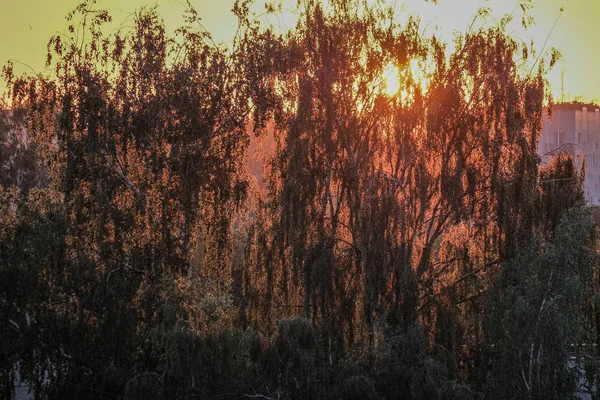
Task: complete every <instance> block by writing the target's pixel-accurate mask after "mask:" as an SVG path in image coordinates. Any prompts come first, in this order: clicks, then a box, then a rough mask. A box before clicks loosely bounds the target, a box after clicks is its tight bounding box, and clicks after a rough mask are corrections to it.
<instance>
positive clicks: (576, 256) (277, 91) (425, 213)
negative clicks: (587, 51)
mask: <svg viewBox="0 0 600 400" xmlns="http://www.w3.org/2000/svg"><path fill="white" fill-rule="evenodd" d="M527 6H528V2H525V3H524V4H523V9H524V10H526V9H527ZM249 7H250V3H249V2H247V1H239V2H237V3H236V5H235V7H234V9H233V12H234V13H235V14H236V16H237V17H238V20H239V30H238V34H237V35H236V38H235V39H234V41H233V43H232V44H230V45H229V46H225V45H220V44H215V43H214V42H213V41H212V39H211V37H210V35H209V34H208V33H207V32H206V31H205V30H204V28H203V27H202V25H201V23H200V18H199V17H200V15H198V14H197V13H196V11H194V10H193V9H192V8H189V10H188V11H187V13H186V14H185V16H184V25H183V26H182V27H181V28H179V29H178V30H177V31H176V33H175V35H174V36H173V37H170V36H168V35H167V34H166V33H165V27H164V24H163V22H162V20H161V18H160V16H159V15H158V14H157V11H156V10H155V9H145V10H140V11H139V12H137V13H136V14H135V24H134V27H131V28H122V29H119V30H112V29H104V28H103V27H104V26H105V25H107V24H110V21H111V17H110V15H109V14H108V13H107V12H106V11H99V10H97V9H96V8H94V2H93V1H90V2H88V3H84V4H82V5H81V6H80V7H78V8H77V9H76V10H74V12H73V13H72V14H70V15H69V16H68V18H67V19H68V21H69V26H68V29H67V32H66V33H65V34H57V35H56V36H54V37H53V38H52V39H51V40H50V42H49V44H48V59H47V65H48V67H49V68H51V69H52V71H54V72H53V73H52V74H50V75H48V76H41V75H24V76H15V75H14V74H13V72H12V66H11V65H10V64H9V65H7V66H6V67H5V69H4V77H5V79H6V80H7V82H8V87H9V91H8V94H7V97H6V100H5V101H6V104H5V107H4V108H5V109H7V110H8V109H10V110H11V111H5V112H4V113H3V114H1V115H0V118H1V120H0V140H1V142H2V147H1V148H0V150H1V151H0V170H1V171H2V173H1V175H0V215H1V216H2V217H1V218H0V392H1V393H2V394H1V396H2V397H10V396H11V393H12V391H13V390H14V384H15V379H16V377H17V376H18V377H19V378H20V379H21V380H23V381H24V382H26V383H27V384H28V385H30V387H31V388H32V389H33V390H34V392H35V394H36V396H37V397H38V398H50V399H63V398H77V399H100V398H102V399H104V398H106V399H110V398H123V399H131V398H136V399H192V398H263V399H339V398H343V399H346V398H348V399H363V398H364V399H384V398H400V399H440V400H442V399H444V400H446V399H448V400H449V399H481V398H489V399H509V398H510V399H521V398H522V399H557V398H569V396H571V395H572V393H573V392H574V390H575V385H576V382H577V381H578V380H579V379H580V378H581V376H580V375H581V374H583V373H584V372H585V373H587V379H588V380H589V381H590V382H593V381H595V376H596V365H597V364H598V362H597V360H598V357H597V353H596V346H595V345H596V344H597V343H598V341H599V340H600V330H599V329H598V328H599V326H600V314H599V313H598V306H597V299H598V289H599V288H598V286H599V284H600V276H599V274H598V254H597V248H596V246H597V242H596V235H595V233H596V228H595V225H594V223H593V221H592V218H591V212H590V210H589V209H588V208H587V207H586V206H585V204H584V202H583V173H582V172H580V171H579V170H578V168H577V166H576V163H574V161H573V160H572V159H571V158H569V157H568V156H564V155H560V156H557V157H555V158H554V160H553V161H552V163H550V164H548V165H546V166H540V159H539V157H538V155H537V153H536V149H537V142H538V137H539V135H540V132H541V128H542V127H541V120H542V112H543V107H544V104H545V102H546V101H551V99H550V98H549V97H548V96H547V94H546V90H545V78H544V76H545V74H546V71H547V68H551V67H552V65H553V64H554V62H555V61H556V59H557V54H556V53H554V52H552V53H550V54H549V55H547V54H541V55H536V54H535V53H534V51H533V48H532V46H531V45H528V44H524V43H520V42H518V41H516V40H515V39H512V38H511V37H510V36H509V35H508V34H507V33H506V27H507V25H508V24H509V23H510V20H511V17H510V16H507V17H506V18H504V19H502V20H500V21H499V22H497V23H496V24H494V25H490V24H477V23H475V21H476V20H477V18H484V17H485V10H482V12H481V13H480V15H478V16H476V17H475V19H474V23H473V24H472V25H471V28H470V30H469V31H467V32H464V33H462V34H459V35H457V37H456V39H455V46H454V47H455V50H453V52H451V54H450V56H447V54H446V53H447V51H446V44H444V43H442V42H440V41H439V40H438V39H436V38H435V36H432V37H426V36H425V35H424V34H423V31H422V30H421V26H420V25H419V21H418V20H416V19H410V20H409V22H408V23H406V24H398V23H397V22H395V21H396V20H395V18H394V15H393V14H394V13H393V10H391V9H389V8H387V7H386V6H384V5H380V4H379V3H376V4H375V5H373V6H368V5H367V4H366V3H365V4H363V2H359V1H357V0H331V1H329V2H328V3H327V4H326V5H325V4H323V3H321V2H320V1H317V0H307V1H303V2H301V4H300V3H299V5H298V10H297V11H298V15H299V19H298V23H297V25H296V27H295V28H293V29H291V30H290V31H289V32H286V33H283V34H281V33H276V31H274V30H272V29H269V28H266V27H263V26H261V24H260V22H259V21H260V18H253V17H252V15H251V12H250V8H249ZM267 12H270V13H273V12H277V10H276V9H275V8H274V7H271V6H269V7H267ZM524 22H525V23H527V21H524ZM108 32H110V34H109V33H108ZM390 64H392V65H396V66H397V67H398V70H399V75H400V80H401V87H400V89H399V91H398V92H397V93H396V94H389V93H387V92H386V90H384V78H383V71H384V70H385V68H386V66H388V65H390ZM415 68H418V69H419V70H420V72H419V73H417V72H416V71H415ZM265 137H267V139H268V140H269V141H271V142H272V143H273V146H272V147H273V149H272V151H270V152H269V154H268V156H267V157H266V158H265V160H264V166H263V173H262V174H261V175H260V176H252V175H250V174H249V172H248V163H247V157H248V148H249V146H250V141H251V139H252V140H253V141H254V140H267V139H264V138H265ZM257 138H258V139H257ZM261 138H263V139H261ZM570 356H575V357H576V361H575V363H574V362H572V361H571V362H570V361H569V357H570ZM577 365H580V366H581V367H577ZM584 367H585V368H584Z"/></svg>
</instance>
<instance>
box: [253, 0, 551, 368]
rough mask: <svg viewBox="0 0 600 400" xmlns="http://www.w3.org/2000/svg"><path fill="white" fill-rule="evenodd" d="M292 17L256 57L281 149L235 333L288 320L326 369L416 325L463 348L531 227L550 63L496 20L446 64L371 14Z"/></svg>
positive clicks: (321, 12) (306, 12)
mask: <svg viewBox="0 0 600 400" xmlns="http://www.w3.org/2000/svg"><path fill="white" fill-rule="evenodd" d="M301 11H302V12H301V15H300V18H299V22H298V24H297V26H296V27H295V29H293V30H292V31H290V32H289V33H288V34H287V35H285V36H283V37H282V38H281V44H280V45H279V46H277V47H276V48H274V51H273V52H271V53H269V54H270V57H271V58H272V59H273V60H275V61H272V62H271V63H274V64H276V66H277V69H276V71H275V72H274V74H273V82H272V90H273V92H274V93H275V94H276V96H277V101H275V102H273V104H274V105H275V109H274V111H273V115H274V118H275V121H276V128H275V131H276V132H275V137H276V141H277V146H276V151H275V154H274V155H273V157H272V158H271V159H270V160H269V173H268V176H267V178H266V188H265V191H264V195H263V196H262V198H261V200H260V201H261V207H260V208H259V212H258V217H257V222H256V224H255V225H254V227H253V228H252V229H251V240H250V243H249V246H248V251H247V253H248V255H247V257H248V263H247V266H246V270H245V288H244V290H245V292H244V294H245V302H246V303H245V310H244V312H245V315H246V318H247V322H248V323H249V324H251V325H254V326H263V327H264V325H265V324H273V321H275V320H276V319H278V318H279V317H280V316H282V315H287V314H289V313H290V312H296V313H299V314H302V315H304V316H305V317H307V318H309V319H310V320H311V321H313V323H314V324H316V325H317V326H319V327H320V328H321V329H322V330H323V332H324V335H325V340H324V348H325V350H326V351H325V352H324V354H329V360H330V361H331V357H336V355H338V356H341V355H342V354H344V350H345V349H350V348H353V347H355V346H357V345H358V346H359V347H360V346H363V348H371V349H372V348H375V346H376V345H377V343H379V342H380V341H381V339H382V338H383V337H384V336H386V335H388V336H389V335H392V334H393V333H394V332H395V333H402V332H406V331H407V330H408V329H409V328H410V327H412V326H414V325H415V324H417V323H418V324H423V325H425V326H426V327H427V332H428V335H429V336H430V338H431V339H435V338H437V339H436V340H437V341H438V344H439V345H440V346H443V348H445V349H448V350H450V351H452V350H453V349H454V348H458V347H459V346H461V345H462V344H464V343H465V341H468V342H469V343H470V344H471V345H476V343H477V341H478V340H480V339H481V337H482V333H481V321H479V320H478V318H477V317H476V316H477V314H478V312H477V310H478V309H480V308H481V307H482V304H481V301H480V296H481V294H482V293H484V292H485V290H486V289H487V287H488V285H489V284H490V279H489V277H490V276H493V275H494V274H495V273H496V272H497V271H498V268H499V265H500V264H501V263H502V262H503V261H505V260H507V259H509V258H511V257H512V256H514V255H515V251H516V249H517V248H518V246H519V244H522V243H526V242H527V241H529V240H530V239H531V237H532V235H533V232H534V230H535V229H536V228H537V226H538V224H539V218H538V217H537V213H536V207H537V204H538V200H537V199H538V157H537V155H536V146H537V139H538V136H539V134H540V130H541V116H542V106H543V103H544V100H545V99H546V92H545V89H544V83H545V80H544V74H545V71H546V67H551V66H552V64H553V63H554V62H555V61H556V57H557V55H556V54H555V53H552V55H551V57H548V60H544V59H543V57H533V58H532V57H531V56H530V55H531V54H532V49H531V48H529V47H528V46H527V45H525V44H522V43H520V42H518V41H516V40H514V39H512V38H511V37H510V36H509V35H508V34H507V33H506V26H507V25H508V23H509V22H510V17H506V18H504V19H502V20H501V21H500V22H499V23H498V24H497V25H496V26H493V27H482V28H478V27H477V26H478V24H477V23H476V21H477V18H484V17H485V14H486V11H485V10H482V11H481V12H480V14H478V16H477V17H476V18H475V19H474V21H473V24H472V25H471V28H470V30H469V31H468V32H466V33H464V34H461V35H458V36H457V37H456V38H455V50H454V51H453V52H452V53H451V54H450V55H449V56H447V55H446V53H447V52H446V45H445V44H444V43H442V42H440V41H439V40H438V39H437V38H436V37H435V36H432V37H425V36H424V35H423V33H422V32H421V30H420V25H419V21H418V20H416V19H410V20H409V22H408V23H406V24H403V25H401V24H398V23H397V22H395V21H396V20H395V18H394V12H393V10H392V9H390V8H387V7H385V6H381V5H377V4H376V5H373V6H369V5H367V4H365V3H364V2H359V1H332V2H328V3H327V4H323V3H321V2H318V1H309V2H305V3H303V8H302V9H301ZM262 38H263V40H269V36H268V35H265V36H262ZM350 38H351V39H350ZM532 64H533V67H531V65H532ZM526 65H527V66H528V68H525V66H526ZM390 66H391V67H392V68H396V69H397V70H398V75H399V80H400V86H399V88H398V90H397V91H396V92H395V93H394V92H390V90H389V88H388V90H386V87H385V80H386V79H385V71H386V69H389V68H390ZM290 309H291V310H290ZM332 348H333V350H332ZM336 350H337V351H336Z"/></svg>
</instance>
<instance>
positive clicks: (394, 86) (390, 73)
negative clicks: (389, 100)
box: [383, 63, 400, 97]
mask: <svg viewBox="0 0 600 400" xmlns="http://www.w3.org/2000/svg"><path fill="white" fill-rule="evenodd" d="M383 84H384V86H385V92H386V93H387V94H388V96H390V97H391V96H394V95H396V94H397V93H398V90H399V89H400V72H399V71H398V67H396V66H395V65H394V64H392V63H389V64H388V65H386V66H385V68H384V69H383Z"/></svg>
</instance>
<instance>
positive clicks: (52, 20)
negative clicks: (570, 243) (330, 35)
mask: <svg viewBox="0 0 600 400" xmlns="http://www.w3.org/2000/svg"><path fill="white" fill-rule="evenodd" d="M373 1H374V0H373ZM79 2H80V1H79V0H53V1H48V0H0V4H2V5H1V6H0V64H1V65H4V64H5V63H6V62H7V61H8V60H9V59H12V60H14V61H15V66H16V69H17V72H23V71H25V70H27V69H28V67H25V66H23V65H21V64H19V63H23V64H27V65H28V66H30V67H31V68H33V69H34V70H35V71H37V72H42V71H43V69H44V60H45V54H46V43H47V41H48V38H49V37H50V36H51V35H52V34H53V33H54V32H56V31H65V30H66V29H65V28H66V21H65V19H64V16H65V15H66V14H67V13H68V12H69V11H70V10H72V9H73V8H74V7H75V6H76V5H77V4H78V3H79ZM191 2H192V4H193V6H194V7H196V9H197V10H198V12H199V14H200V15H201V16H202V18H203V22H204V25H205V26H206V28H207V29H208V30H209V31H211V32H212V33H213V35H214V37H215V38H216V39H217V40H218V41H225V42H227V41H229V40H231V38H232V36H233V34H234V32H235V29H236V20H235V17H234V16H233V14H232V13H231V12H230V10H231V8H232V5H233V0H191ZM518 3H519V1H518V0H438V4H437V5H433V4H431V3H428V2H426V1H425V0H408V1H403V0H396V1H394V2H393V4H395V6H396V8H397V10H398V14H399V15H401V16H402V15H407V14H408V13H415V14H418V15H419V16H420V17H421V20H422V26H423V27H425V26H427V31H428V32H429V33H435V34H436V35H437V36H438V37H442V38H444V39H445V40H447V41H448V40H451V37H452V32H453V31H455V30H465V28H466V27H467V26H468V23H469V20H470V18H471V17H472V16H473V15H474V14H475V12H476V11H477V9H478V8H479V7H482V6H486V7H491V8H492V10H493V16H495V17H497V16H500V15H503V14H506V13H511V12H513V10H515V11H514V15H515V17H516V18H515V20H516V21H515V35H517V36H518V37H520V38H522V39H527V40H528V39H530V38H531V39H533V40H534V41H535V42H536V43H537V45H538V46H539V48H541V47H542V45H543V43H544V41H545V40H546V38H547V37H548V35H549V34H550V32H551V31H552V26H553V24H554V22H555V21H556V19H557V18H558V17H559V15H560V14H561V13H560V8H561V7H564V12H563V13H562V15H561V16H560V18H559V19H558V22H557V23H556V28H555V29H554V31H552V34H551V35H550V37H549V38H548V43H547V46H546V47H547V48H548V47H550V46H554V47H556V48H557V49H558V50H559V51H561V53H562V54H563V61H561V62H560V63H559V64H558V65H557V66H556V67H555V69H554V70H553V72H552V73H551V74H550V75H549V79H550V82H551V84H552V92H553V94H554V96H555V98H556V99H557V100H559V99H560V93H561V90H560V81H561V80H560V75H561V72H563V73H564V93H565V100H574V99H575V96H582V99H583V100H585V101H591V100H594V99H598V100H597V101H600V79H598V78H597V76H598V75H600V68H599V67H598V66H599V65H600V52H599V51H598V49H599V47H600V46H598V41H599V40H600V1H599V0H532V3H533V5H534V8H533V10H531V12H530V13H531V15H532V16H534V18H535V19H536V22H537V24H536V26H534V27H533V28H531V29H530V30H529V31H528V32H521V30H520V29H519V28H518V25H519V24H520V22H519V21H520V17H521V15H522V11H521V8H520V7H516V6H517V5H518ZM153 4H158V5H159V9H160V11H161V14H162V15H163V17H164V18H165V21H166V24H167V27H168V28H169V29H174V28H175V27H177V26H178V25H179V24H180V22H181V18H180V16H181V14H182V11H183V9H184V6H183V4H184V1H182V0H159V1H155V0H127V1H124V0H98V2H97V7H98V8H106V9H108V10H109V11H110V12H111V14H112V15H113V17H114V19H115V21H117V22H121V23H124V24H125V25H126V24H127V22H126V18H127V16H128V15H130V14H131V13H132V12H133V11H134V10H135V9H136V8H138V7H140V6H144V5H146V6H148V5H153ZM262 4H264V0H263V1H258V2H257V5H256V7H257V9H259V8H260V7H259V5H261V6H262ZM295 4H296V0H284V1H283V9H284V10H287V15H284V16H283V17H281V18H279V19H273V18H271V19H270V20H269V21H266V22H267V23H273V24H277V25H281V26H284V27H285V26H287V25H290V24H292V23H293V16H292V15H290V13H289V10H291V9H292V8H294V7H295ZM490 21H493V18H492V19H491V20H490ZM517 22H518V23H517ZM490 23H491V22H490ZM2 88H4V84H0V89H2Z"/></svg>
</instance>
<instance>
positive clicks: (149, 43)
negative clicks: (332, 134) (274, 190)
mask: <svg viewBox="0 0 600 400" xmlns="http://www.w3.org/2000/svg"><path fill="white" fill-rule="evenodd" d="M94 3H95V2H94V1H89V2H85V3H83V4H81V5H80V6H78V7H77V8H76V9H75V10H74V11H73V12H72V13H71V14H69V15H68V17H67V20H68V24H69V25H68V29H67V31H66V33H64V34H57V35H56V36H54V37H52V38H51V39H50V41H49V43H48V58H47V66H48V68H49V69H50V70H51V71H53V73H52V74H50V75H49V76H42V75H39V76H37V75H35V76H27V75H26V76H15V75H14V74H13V73H12V65H10V64H9V65H8V66H7V67H6V68H5V69H4V74H5V78H6V79H7V82H8V87H9V90H10V91H9V94H8V96H9V101H10V105H11V107H12V108H13V109H15V110H25V111H26V112H27V125H26V130H27V132H28V134H29V135H30V137H31V138H32V140H34V141H35V143H36V145H37V146H38V147H39V148H40V149H41V150H40V151H41V156H42V157H43V160H44V162H45V163H47V165H48V166H49V181H50V182H49V184H48V186H47V187H46V188H45V189H44V190H42V191H41V192H40V191H38V192H32V194H31V196H33V197H30V198H29V199H27V198H22V197H18V196H14V194H11V193H12V192H6V193H5V192H4V191H3V192H2V199H3V208H2V209H3V210H4V211H5V213H6V215H7V219H5V220H3V224H2V225H3V230H2V232H3V234H2V260H3V263H2V264H3V266H2V274H3V275H2V276H3V278H2V280H3V282H4V280H5V279H4V278H6V279H9V278H10V277H11V276H14V275H15V274H16V275H17V276H18V275H19V271H27V272H26V276H27V277H29V278H30V279H29V278H28V279H19V280H17V281H16V285H17V287H16V288H9V287H5V288H4V289H6V292H5V293H7V296H3V297H2V302H3V303H2V307H3V311H6V314H7V315H6V317H7V318H8V319H9V320H10V321H11V325H7V326H4V328H6V329H7V335H8V334H9V333H10V335H11V336H10V337H13V336H14V337H15V338H16V339H15V346H14V348H13V353H14V352H17V353H19V356H16V355H15V354H13V353H11V354H12V355H15V357H16V358H15V357H12V356H11V357H8V358H7V364H6V365H3V368H5V372H6V375H7V376H10V375H11V374H12V369H13V368H15V366H19V367H20V368H21V371H20V374H21V377H22V378H23V379H24V380H26V381H29V382H31V385H32V386H33V385H34V386H33V387H34V388H35V389H36V392H37V393H38V394H39V395H42V394H43V393H46V394H48V393H54V395H55V396H59V397H60V395H61V394H60V393H63V395H67V394H68V393H70V394H69V396H75V394H74V392H73V391H70V390H75V392H77V390H79V391H80V392H81V393H80V394H81V395H82V396H83V393H90V392H89V390H91V393H102V392H103V391H105V392H109V393H114V392H113V391H114V390H123V389H122V388H123V386H125V388H126V389H127V388H128V387H130V386H131V385H132V384H136V382H127V384H125V382H126V381H127V380H128V379H129V378H131V377H133V376H136V375H137V374H140V373H144V372H147V371H145V368H148V369H149V370H152V371H154V372H155V373H154V375H156V376H158V379H159V380H161V379H162V381H161V382H163V384H165V383H164V382H165V379H168V378H165V376H167V377H168V374H167V373H166V372H165V371H167V370H169V368H170V366H169V365H170V364H169V363H171V361H169V358H168V357H165V354H164V353H165V352H167V350H168V343H167V342H168V334H169V332H170V331H171V330H172V329H175V330H176V331H179V329H180V328H181V324H184V325H185V326H186V329H190V330H191V331H192V332H195V334H200V333H201V332H200V330H201V328H202V327H204V326H205V325H206V321H204V320H203V319H206V318H205V314H206V313H204V312H202V310H201V308H202V307H201V306H200V305H199V304H197V303H194V304H190V301H191V300H190V301H187V300H184V297H185V296H184V294H185V293H186V290H187V289H186V288H187V287H189V286H190V285H192V286H193V288H194V289H193V290H189V291H191V292H192V296H191V297H190V298H191V299H192V300H193V299H196V300H197V301H198V302H201V301H202V299H204V298H206V299H207V300H206V301H208V302H211V301H213V300H214V299H217V300H214V301H216V302H217V303H219V302H220V303H224V304H227V302H228V301H227V297H228V296H229V292H230V287H231V273H230V265H231V263H230V259H231V252H232V247H233V244H232V236H231V225H232V221H233V217H234V214H235V211H236V209H237V208H238V207H239V206H240V205H241V204H242V202H243V201H244V200H245V198H246V193H247V180H246V172H245V168H244V166H243V163H242V161H243V154H244V151H245V149H246V147H247V145H248V135H247V132H246V120H247V119H248V118H249V115H250V113H251V112H252V110H253V106H252V103H251V101H250V100H251V99H253V98H256V97H257V96H259V95H260V93H261V90H263V82H262V81H263V78H262V77H263V75H264V73H266V72H267V71H262V70H259V69H257V68H255V67H254V66H253V65H252V64H251V62H252V60H248V59H246V58H245V55H244V53H242V52H241V51H239V49H238V47H239V46H241V44H242V42H243V40H244V39H243V35H242V33H243V32H245V31H246V30H250V29H251V26H250V21H248V19H247V8H245V5H244V3H240V4H239V5H238V8H237V9H236V10H235V11H236V14H237V15H238V17H239V22H240V36H239V37H238V38H237V39H236V42H235V46H234V47H235V48H234V49H233V50H230V49H228V48H227V47H226V46H224V45H217V44H215V43H214V42H213V41H212V39H211V37H210V35H209V34H208V33H207V32H206V31H205V30H204V28H203V27H202V25H201V24H200V23H199V17H198V15H197V14H196V12H195V11H194V10H193V9H191V8H190V9H189V10H188V11H187V13H186V15H185V24H184V25H183V26H182V27H181V28H179V29H178V30H177V31H176V33H175V36H173V37H170V36H168V35H167V34H166V33H165V27H164V24H163V21H162V19H161V17H160V16H159V15H158V13H157V10H156V9H155V8H151V9H143V10H140V11H139V12H136V13H135V15H134V24H133V27H131V28H122V29H120V30H116V31H115V30H114V29H113V30H111V29H109V27H110V26H111V25H110V22H111V17H110V15H109V14H108V13H107V12H106V11H103V10H98V9H97V8H96V7H95V6H94ZM257 103H258V101H255V104H257ZM258 122H260V120H259V121H258ZM29 227H32V228H29ZM33 227H35V228H33ZM36 229H39V232H41V233H39V232H38V231H36ZM36 232H38V233H39V234H37V236H36ZM48 235H50V236H49V237H46V236H48ZM7 282H8V281H7ZM29 290H34V291H35V292H36V293H37V295H39V296H40V297H38V296H37V295H36V296H32V297H31V298H29V299H26V298H23V297H22V295H21V294H20V293H27V292H28V291H29ZM219 299H221V300H219ZM3 314H4V313H3ZM3 324H4V322H3ZM7 324H8V322H7ZM165 343H167V344H165ZM156 346H158V347H156ZM157 349H162V350H157ZM161 352H163V354H162V355H161ZM157 354H158V358H157ZM19 357H20V358H19ZM15 360H19V361H18V362H17V364H15V363H16V361H15ZM157 366H160V367H159V368H161V369H162V372H158V371H156V370H155V369H156V368H157ZM161 374H162V375H161ZM100 376H104V378H99V377H100ZM151 376H153V375H151ZM161 376H162V378H161ZM69 379H72V381H69ZM72 382H77V383H78V384H80V385H82V386H81V387H80V389H73V388H72V387H71V386H70V383H72ZM111 382H112V383H111ZM165 385H167V384H165ZM163 386H164V385H163ZM167 386H168V385H167ZM118 388H120V389H118ZM61 390H66V391H67V392H61ZM94 391H96V392H94Z"/></svg>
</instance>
